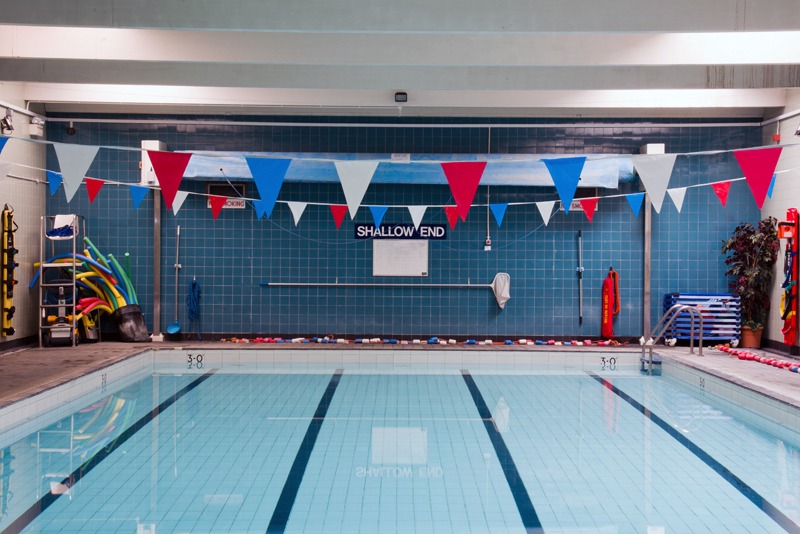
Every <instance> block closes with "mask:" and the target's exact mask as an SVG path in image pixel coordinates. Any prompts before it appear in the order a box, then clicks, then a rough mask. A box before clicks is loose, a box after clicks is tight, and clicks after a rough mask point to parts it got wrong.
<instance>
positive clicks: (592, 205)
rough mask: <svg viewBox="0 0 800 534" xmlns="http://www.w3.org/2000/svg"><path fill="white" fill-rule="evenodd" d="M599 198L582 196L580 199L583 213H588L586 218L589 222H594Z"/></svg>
mask: <svg viewBox="0 0 800 534" xmlns="http://www.w3.org/2000/svg"><path fill="white" fill-rule="evenodd" d="M598 200H599V199H598V198H597V197H595V198H582V199H580V200H579V202H580V203H581V208H583V213H585V214H586V218H587V219H589V222H592V219H593V218H594V210H596V209H597V201H598Z"/></svg>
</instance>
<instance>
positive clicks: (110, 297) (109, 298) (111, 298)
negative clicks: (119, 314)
mask: <svg viewBox="0 0 800 534" xmlns="http://www.w3.org/2000/svg"><path fill="white" fill-rule="evenodd" d="M75 278H77V279H79V280H81V281H82V282H83V283H84V284H87V285H88V286H89V287H91V288H92V289H93V290H94V292H95V293H97V295H98V297H100V296H103V297H105V298H104V299H103V300H105V301H106V303H108V305H109V306H113V307H114V309H116V308H117V306H116V305H115V304H116V302H117V299H116V296H115V295H114V294H113V293H112V292H111V291H107V290H106V289H107V288H108V282H107V281H106V280H105V279H104V278H102V277H100V276H99V275H98V274H97V273H96V272H95V271H89V272H86V273H80V274H79V275H77V276H76V277H75ZM87 278H92V279H97V280H98V281H99V282H101V284H100V285H99V287H98V286H96V285H94V284H93V283H92V282H90V281H89V280H87Z"/></svg>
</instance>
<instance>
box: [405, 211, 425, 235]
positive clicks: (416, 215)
mask: <svg viewBox="0 0 800 534" xmlns="http://www.w3.org/2000/svg"><path fill="white" fill-rule="evenodd" d="M427 209H428V206H409V207H408V213H410V214H411V220H412V221H413V222H414V228H415V229H417V230H419V225H420V224H422V217H423V216H424V215H425V210H427Z"/></svg>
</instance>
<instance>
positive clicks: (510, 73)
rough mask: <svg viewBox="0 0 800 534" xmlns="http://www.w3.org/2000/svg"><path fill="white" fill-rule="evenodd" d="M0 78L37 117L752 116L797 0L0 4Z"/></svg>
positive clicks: (795, 33)
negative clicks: (18, 86) (14, 85)
mask: <svg viewBox="0 0 800 534" xmlns="http://www.w3.org/2000/svg"><path fill="white" fill-rule="evenodd" d="M1 82H22V83H23V95H24V98H25V100H28V101H29V102H31V103H32V104H34V105H37V106H39V107H40V109H44V111H45V112H56V111H60V112H67V113H70V112H72V113H77V112H112V111H136V112H146V113H204V114H220V115H229V114H250V113H259V114H271V113H280V114H295V113H296V114H312V113H313V114H320V115H323V114H337V115H342V114H348V115H351V114H356V115H405V116H408V115H426V116H521V117H537V116H553V117H570V116H571V117H575V116H582V117H602V116H616V117H619V116H634V117H666V116H684V117H685V116H702V117H726V116H730V117H745V116H748V117H763V116H765V115H766V116H769V115H772V114H774V113H777V112H778V111H777V110H778V109H780V108H782V107H783V106H784V103H785V89H786V88H792V87H800V6H798V0H760V1H754V0H671V1H669V2H664V1H662V0H636V1H633V0H606V1H605V2H588V1H586V0H559V1H558V2H552V1H551V0H528V1H525V0H506V1H500V2H497V1H496V2H486V1H481V0H405V1H403V2H389V1H387V0H340V1H337V2H332V1H330V0H311V1H308V0H293V1H287V2H264V1H263V0H242V1H238V2H224V1H219V0H216V1H214V2H212V1H209V0H192V1H191V2H187V1H185V0H161V1H158V2H155V1H151V0H145V1H137V2H131V1H130V0H126V1H122V0H113V1H109V0H61V1H59V2H51V1H45V0H29V1H26V2H12V1H0V83H1ZM397 91H404V92H407V93H408V102H407V103H405V104H402V105H400V106H399V105H397V104H395V102H394V93H395V92H397Z"/></svg>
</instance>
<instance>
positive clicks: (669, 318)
mask: <svg viewBox="0 0 800 534" xmlns="http://www.w3.org/2000/svg"><path fill="white" fill-rule="evenodd" d="M685 311H686V312H689V317H691V330H690V335H689V354H694V337H695V336H694V332H695V329H694V328H695V327H694V319H695V316H697V319H698V320H699V323H700V328H699V339H698V354H699V355H700V356H702V355H703V314H701V313H700V310H698V309H697V306H689V305H686V304H674V305H673V306H672V307H671V308H670V309H668V310H667V311H666V313H664V315H662V316H661V319H660V320H659V321H658V323H657V324H656V326H655V327H654V328H653V330H651V331H650V335H649V336H648V338H647V339H646V340H645V339H644V338H642V358H644V357H645V350H647V347H649V348H650V349H649V358H648V372H650V373H652V371H653V346H654V345H655V344H656V343H658V340H659V339H661V338H662V337H663V336H664V334H665V333H666V331H667V329H668V328H669V327H670V326H672V323H674V322H675V319H677V318H678V315H680V314H681V313H683V312H685ZM662 325H663V326H662ZM659 328H661V330H660V331H659V330H658V329H659ZM654 335H655V337H653V336H654Z"/></svg>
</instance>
